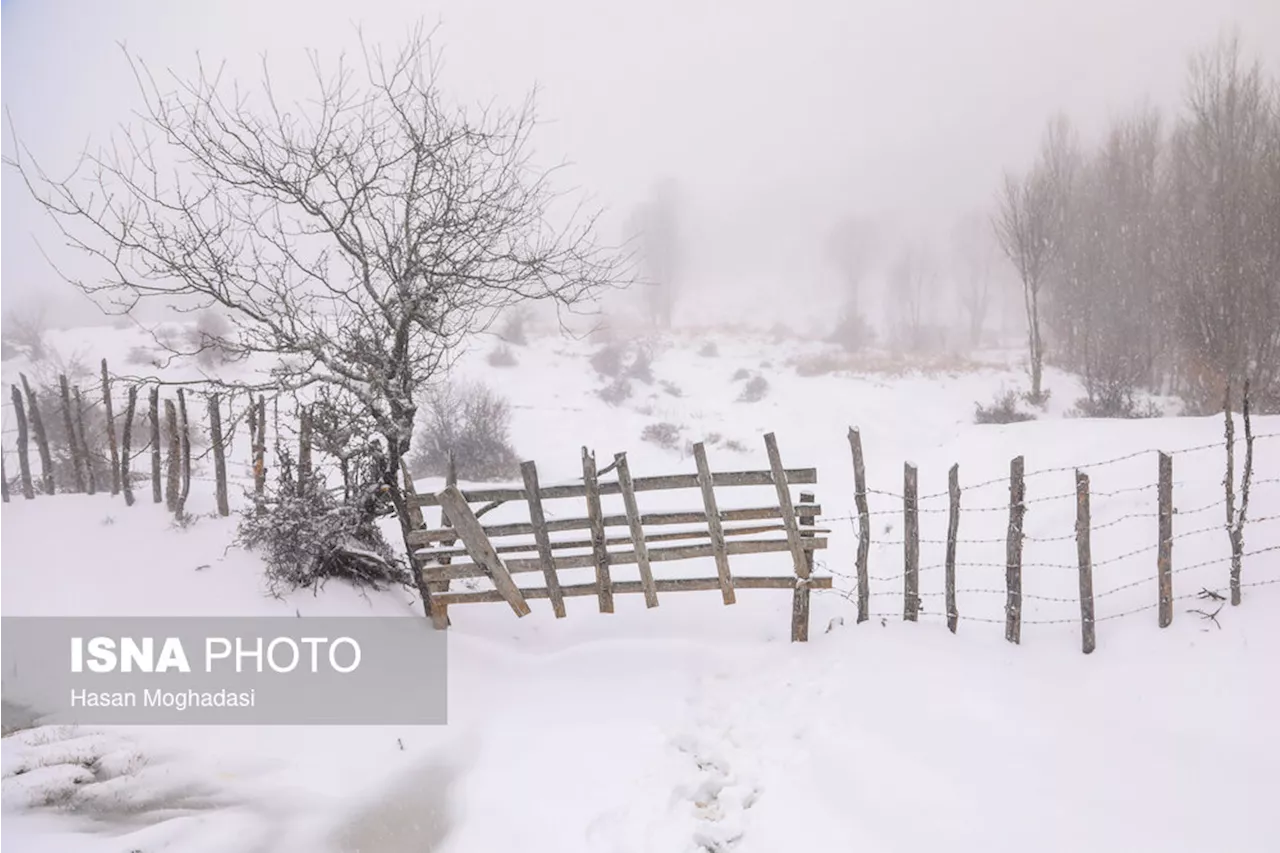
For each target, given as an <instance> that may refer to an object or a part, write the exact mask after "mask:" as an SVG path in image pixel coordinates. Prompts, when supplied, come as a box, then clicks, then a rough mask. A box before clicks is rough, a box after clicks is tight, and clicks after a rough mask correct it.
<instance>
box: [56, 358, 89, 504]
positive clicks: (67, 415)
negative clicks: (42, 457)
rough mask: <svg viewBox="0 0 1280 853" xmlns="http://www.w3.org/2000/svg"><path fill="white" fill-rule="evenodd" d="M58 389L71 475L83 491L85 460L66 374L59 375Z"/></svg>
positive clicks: (78, 487)
mask: <svg viewBox="0 0 1280 853" xmlns="http://www.w3.org/2000/svg"><path fill="white" fill-rule="evenodd" d="M58 391H59V392H60V394H61V395H62V428H63V430H64V431H65V432H66V441H67V449H68V450H69V451H70V452H71V476H72V482H73V483H74V484H75V490H76V491H77V492H83V491H84V490H85V487H84V467H83V465H84V462H83V460H82V459H81V458H80V442H79V440H78V439H77V438H76V423H75V418H74V417H73V416H72V414H71V386H70V385H68V384H67V376H66V374H65V373H64V374H60V375H59V376H58Z"/></svg>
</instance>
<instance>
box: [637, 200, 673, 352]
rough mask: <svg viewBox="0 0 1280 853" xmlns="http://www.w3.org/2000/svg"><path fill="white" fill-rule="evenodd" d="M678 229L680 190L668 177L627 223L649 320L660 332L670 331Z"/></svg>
mask: <svg viewBox="0 0 1280 853" xmlns="http://www.w3.org/2000/svg"><path fill="white" fill-rule="evenodd" d="M680 229H681V223H680V201H679V190H678V187H677V185H676V183H675V181H674V180H672V179H669V178H668V179H664V180H662V181H659V182H658V183H657V184H656V185H655V186H654V187H653V189H652V191H651V192H650V196H649V199H648V200H647V201H645V202H644V203H643V204H641V205H640V206H639V207H637V208H636V209H635V210H634V211H633V212H632V214H631V217H630V218H629V219H628V221H627V230H628V232H630V235H631V239H632V241H633V242H634V245H635V246H636V250H637V254H638V256H639V257H638V259H639V269H640V282H641V284H642V285H643V293H644V296H645V304H646V309H647V311H648V314H649V320H650V322H651V323H653V325H654V326H656V327H658V328H660V329H669V328H671V321H672V317H673V314H674V311H675V301H676V281H677V277H678V276H679V273H680V267H681V264H682V261H683V246H682V243H681V235H680Z"/></svg>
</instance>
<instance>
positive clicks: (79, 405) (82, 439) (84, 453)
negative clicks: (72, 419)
mask: <svg viewBox="0 0 1280 853" xmlns="http://www.w3.org/2000/svg"><path fill="white" fill-rule="evenodd" d="M73 393H74V395H75V401H76V431H75V439H74V440H75V441H78V442H79V447H80V459H81V460H82V462H83V463H84V468H85V473H86V475H87V483H88V493H89V494H91V495H96V494H97V493H98V479H97V475H95V474H94V472H93V457H92V456H91V455H90V453H89V436H88V435H87V434H86V433H85V429H84V400H83V399H82V398H81V397H80V386H79V385H77V386H76V387H75V388H74V389H73Z"/></svg>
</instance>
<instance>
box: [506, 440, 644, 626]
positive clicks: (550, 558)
mask: <svg viewBox="0 0 1280 853" xmlns="http://www.w3.org/2000/svg"><path fill="white" fill-rule="evenodd" d="M621 470H622V468H621V467H619V471H621ZM520 476H521V477H522V478H523V479H524V493H525V499H526V501H527V502H528V504H529V522H530V523H531V524H532V525H533V541H534V543H535V544H536V545H537V547H538V559H539V560H540V561H541V562H542V576H543V577H544V578H545V579H546V583H547V597H548V598H550V599H551V609H552V611H553V612H554V613H555V614H556V618H557V619H563V618H564V617H565V610H564V593H562V592H561V591H560V578H559V576H558V575H557V574H556V557H555V554H554V553H553V552H552V550H551V536H550V534H549V533H548V532H547V516H546V513H545V512H543V510H542V487H541V486H540V485H539V484H538V466H537V465H535V464H534V463H533V461H532V460H530V461H528V462H522V463H520ZM637 523H638V519H637ZM638 541H641V542H643V541H644V538H643V536H641V538H640V540H638Z"/></svg>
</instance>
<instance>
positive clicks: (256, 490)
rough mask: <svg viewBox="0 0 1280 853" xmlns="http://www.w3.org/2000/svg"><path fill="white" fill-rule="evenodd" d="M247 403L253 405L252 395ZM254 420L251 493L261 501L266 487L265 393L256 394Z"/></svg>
mask: <svg viewBox="0 0 1280 853" xmlns="http://www.w3.org/2000/svg"><path fill="white" fill-rule="evenodd" d="M249 405H251V406H252V405H253V398H252V397H250V398H249ZM256 421H257V424H258V434H257V435H256V436H255V437H254V442H253V495H254V498H255V499H256V500H257V501H258V502H259V503H261V501H262V496H263V494H264V492H265V491H266V489H267V396H266V395H265V394H259V395H258V415H257V418H256Z"/></svg>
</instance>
